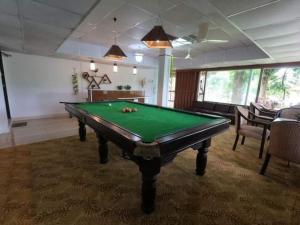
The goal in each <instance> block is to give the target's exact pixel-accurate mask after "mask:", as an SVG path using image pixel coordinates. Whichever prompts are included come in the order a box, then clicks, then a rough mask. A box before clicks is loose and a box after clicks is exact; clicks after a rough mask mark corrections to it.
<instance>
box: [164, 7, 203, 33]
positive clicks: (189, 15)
mask: <svg viewBox="0 0 300 225" xmlns="http://www.w3.org/2000/svg"><path fill="white" fill-rule="evenodd" d="M161 16H162V18H164V19H165V20H167V21H169V22H170V23H172V24H176V25H177V26H181V27H188V28H190V29H195V28H197V27H198V26H199V24H200V23H201V22H204V21H207V18H206V17H205V16H204V15H203V14H201V13H200V12H199V11H197V10H196V9H193V8H191V7H189V6H187V5H185V4H180V5H176V6H175V7H173V8H171V9H170V10H168V11H167V12H165V13H164V14H163V15H161Z"/></svg>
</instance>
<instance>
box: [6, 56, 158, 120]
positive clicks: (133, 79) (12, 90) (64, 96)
mask: <svg viewBox="0 0 300 225" xmlns="http://www.w3.org/2000/svg"><path fill="white" fill-rule="evenodd" d="M10 54H11V55H12V57H10V58H5V59H4V69H5V75H6V82H7V90H8V97H9V103H10V107H11V114H12V118H13V119H22V118H32V117H44V116H52V115H56V114H62V113H65V110H64V107H63V105H62V104H59V101H85V99H86V98H87V90H86V88H87V86H88V83H87V81H85V80H84V79H82V78H81V72H90V71H89V63H88V62H79V61H73V60H67V59H59V58H51V57H43V56H35V55H26V54H18V53H10ZM98 67H99V72H98V74H99V75H103V74H105V73H106V74H107V75H108V76H109V78H110V80H111V81H112V84H110V85H107V84H104V85H101V89H103V90H116V86H117V85H126V84H129V85H131V86H132V90H145V92H146V96H149V97H150V98H149V103H155V99H156V79H157V70H156V69H145V68H139V70H138V74H137V75H132V68H131V67H125V66H120V67H119V71H118V73H113V72H112V65H106V64H105V65H104V64H103V65H102V64H101V65H98ZM74 69H75V71H76V72H77V73H78V78H79V79H78V80H79V92H80V93H79V94H78V95H73V88H72V79H71V75H72V74H73V71H74ZM144 78H145V79H146V81H147V82H146V86H145V87H144V88H142V87H141V85H140V80H142V79H144Z"/></svg>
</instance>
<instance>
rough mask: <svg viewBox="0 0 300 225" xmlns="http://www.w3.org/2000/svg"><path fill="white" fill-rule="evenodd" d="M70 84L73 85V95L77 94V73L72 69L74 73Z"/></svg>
mask: <svg viewBox="0 0 300 225" xmlns="http://www.w3.org/2000/svg"><path fill="white" fill-rule="evenodd" d="M72 85H73V95H78V92H79V89H78V76H77V73H76V72H75V70H74V73H73V74H72Z"/></svg>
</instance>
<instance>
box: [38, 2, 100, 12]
mask: <svg viewBox="0 0 300 225" xmlns="http://www.w3.org/2000/svg"><path fill="white" fill-rule="evenodd" d="M34 1H35V2H39V3H43V4H46V5H48V6H52V7H55V8H59V9H63V10H66V11H70V12H74V13H78V14H81V15H83V14H85V13H86V12H87V11H88V10H89V9H90V8H91V7H92V6H93V5H94V4H95V3H96V1H97V0H84V1H82V0H63V1H62V0H34Z"/></svg>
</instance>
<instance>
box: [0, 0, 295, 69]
mask: <svg viewBox="0 0 300 225" xmlns="http://www.w3.org/2000/svg"><path fill="white" fill-rule="evenodd" d="M299 11H300V1H299V0H151V1H149V0H0V46H1V48H2V49H6V50H11V51H19V52H27V53H32V54H39V55H52V56H64V57H71V58H72V57H73V58H74V57H75V58H76V57H77V56H78V54H75V52H76V51H75V50H74V48H75V45H71V44H70V43H75V42H76V46H81V48H82V49H83V48H84V46H87V45H89V47H88V49H86V50H85V51H82V52H84V55H85V56H86V57H92V58H95V59H98V60H101V58H102V57H101V56H102V55H103V54H104V53H105V51H106V50H107V49H108V48H109V47H110V45H111V44H112V43H113V33H112V30H113V17H117V19H118V20H117V24H116V30H117V41H118V44H119V45H120V46H121V48H122V49H123V50H124V51H125V53H126V54H127V55H133V54H134V53H136V52H141V53H144V54H145V55H146V56H148V57H152V58H157V56H158V55H159V51H158V50H154V49H148V48H146V47H145V46H144V45H143V44H142V43H141V41H140V40H141V38H142V37H143V36H144V35H145V34H146V33H147V32H148V31H149V30H150V29H151V28H152V27H153V26H154V25H155V24H159V23H162V24H163V27H164V29H165V31H166V32H167V33H169V34H171V35H173V36H176V37H186V36H189V35H197V31H198V27H199V25H200V24H202V23H204V22H207V23H209V25H210V26H209V31H208V36H207V39H225V40H228V42H227V43H218V44H216V43H201V44H195V45H183V46H180V47H176V48H173V50H172V54H173V55H174V56H176V57H177V59H176V62H177V65H176V66H177V67H178V68H181V67H182V68H188V67H201V66H204V65H216V66H217V65H230V64H232V63H238V64H241V65H242V64H245V63H249V62H253V63H255V62H259V63H261V62H281V61H297V60H300V17H299ZM66 46H67V47H66ZM93 46H95V47H93ZM72 48H73V50H72ZM76 48H77V47H76ZM188 49H191V55H192V58H193V59H192V60H189V61H187V60H184V59H183V58H184V56H185V55H186V54H187V51H188ZM93 51H97V52H93ZM77 52H78V51H77Z"/></svg>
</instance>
